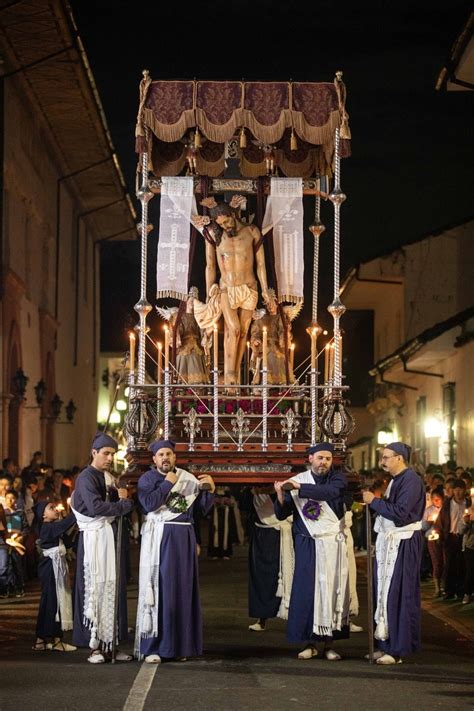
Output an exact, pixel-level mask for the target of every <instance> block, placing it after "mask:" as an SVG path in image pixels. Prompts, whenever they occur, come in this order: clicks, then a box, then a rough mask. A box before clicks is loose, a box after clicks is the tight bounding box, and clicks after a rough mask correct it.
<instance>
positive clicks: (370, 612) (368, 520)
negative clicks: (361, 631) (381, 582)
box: [365, 504, 374, 664]
mask: <svg viewBox="0 0 474 711" xmlns="http://www.w3.org/2000/svg"><path fill="white" fill-rule="evenodd" d="M365 526H366V534H367V535H366V538H367V618H368V619H367V629H368V632H369V663H370V664H373V663H374V598H373V564H372V562H373V561H372V516H371V515H370V506H369V505H368V504H366V505H365Z"/></svg>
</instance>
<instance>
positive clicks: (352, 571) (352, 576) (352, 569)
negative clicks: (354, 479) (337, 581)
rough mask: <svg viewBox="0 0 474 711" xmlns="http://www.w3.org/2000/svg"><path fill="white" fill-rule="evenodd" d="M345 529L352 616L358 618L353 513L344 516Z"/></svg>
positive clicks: (347, 512) (348, 512) (349, 512)
mask: <svg viewBox="0 0 474 711" xmlns="http://www.w3.org/2000/svg"><path fill="white" fill-rule="evenodd" d="M344 520H345V524H346V526H345V529H344V533H345V536H346V541H347V561H348V564H349V591H350V601H351V602H350V610H349V612H350V614H351V615H355V616H357V615H358V614H359V596H358V595H357V566H356V559H355V554H354V539H353V538H352V531H351V528H352V511H346V513H345V514H344Z"/></svg>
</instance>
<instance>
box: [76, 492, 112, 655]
mask: <svg viewBox="0 0 474 711" xmlns="http://www.w3.org/2000/svg"><path fill="white" fill-rule="evenodd" d="M73 501H74V495H73ZM71 509H72V511H73V512H74V516H75V517H76V521H77V525H78V526H79V530H80V531H82V533H83V538H84V609H83V615H84V624H85V625H86V626H87V627H88V628H89V629H90V630H91V639H90V642H89V647H90V648H91V649H99V647H102V648H103V649H105V650H106V651H110V650H111V649H112V641H113V637H114V624H116V620H114V609H115V580H116V574H115V565H116V560H115V540H114V532H113V530H112V526H111V523H112V521H114V520H115V516H94V517H91V516H85V515H84V514H81V513H79V511H76V509H75V508H74V506H73V505H72V503H71Z"/></svg>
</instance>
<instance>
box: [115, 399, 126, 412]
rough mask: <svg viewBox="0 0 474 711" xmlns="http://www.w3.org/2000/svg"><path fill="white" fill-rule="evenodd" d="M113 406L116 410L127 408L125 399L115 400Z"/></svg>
mask: <svg viewBox="0 0 474 711" xmlns="http://www.w3.org/2000/svg"><path fill="white" fill-rule="evenodd" d="M115 407H116V408H117V410H119V411H122V412H123V411H124V410H126V409H127V403H126V402H125V400H117V403H116V405H115Z"/></svg>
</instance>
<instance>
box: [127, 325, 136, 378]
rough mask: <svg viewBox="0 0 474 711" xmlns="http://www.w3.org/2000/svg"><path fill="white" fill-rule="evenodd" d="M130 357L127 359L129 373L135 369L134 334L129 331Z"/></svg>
mask: <svg viewBox="0 0 474 711" xmlns="http://www.w3.org/2000/svg"><path fill="white" fill-rule="evenodd" d="M128 335H129V336H130V357H129V361H128V369H129V371H130V372H131V373H133V371H134V370H135V334H134V333H133V332H132V331H130V333H129V334H128Z"/></svg>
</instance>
